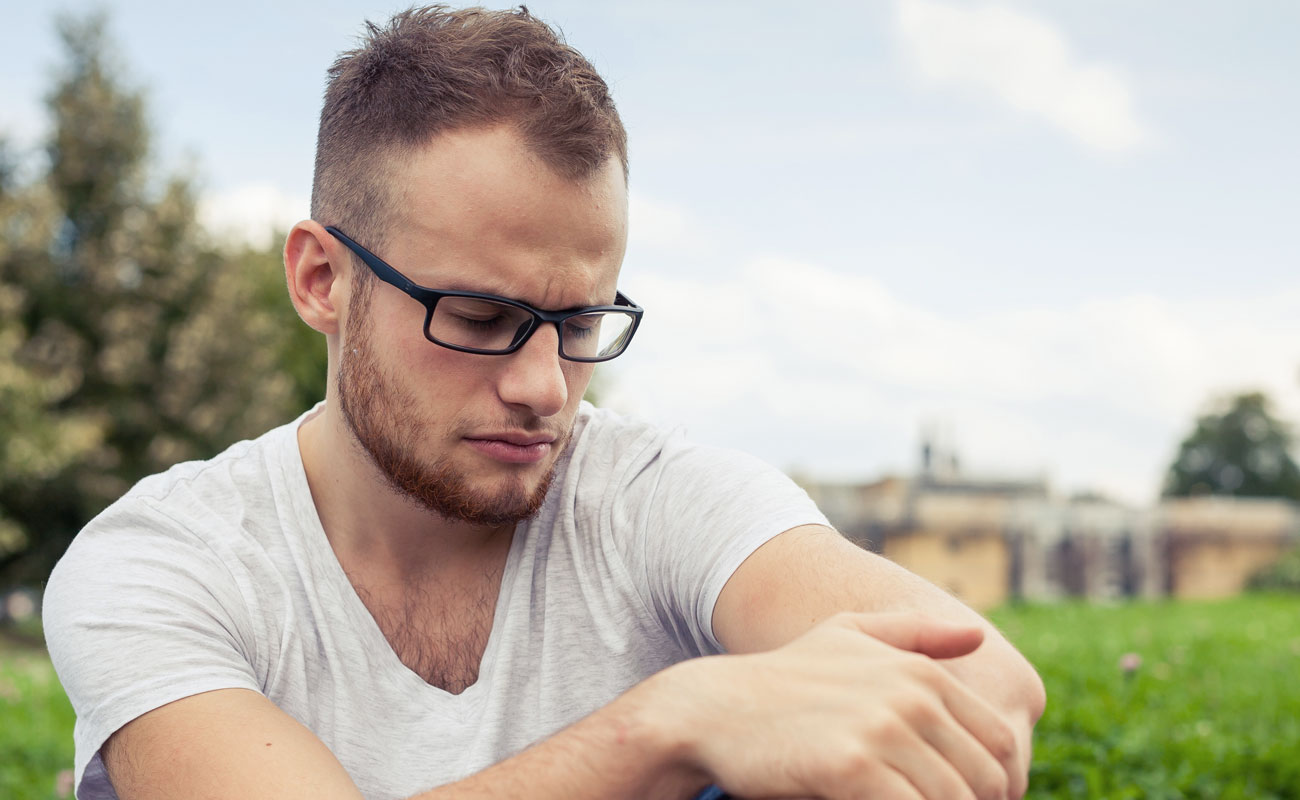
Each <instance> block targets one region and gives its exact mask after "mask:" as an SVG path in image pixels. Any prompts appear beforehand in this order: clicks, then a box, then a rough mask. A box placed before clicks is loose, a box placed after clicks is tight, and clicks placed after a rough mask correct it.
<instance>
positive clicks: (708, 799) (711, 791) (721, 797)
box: [695, 786, 731, 800]
mask: <svg viewBox="0 0 1300 800" xmlns="http://www.w3.org/2000/svg"><path fill="white" fill-rule="evenodd" d="M729 797H731V795H729V794H727V793H726V792H724V791H722V790H721V789H719V788H718V787H716V786H710V787H709V788H707V789H705V790H704V791H702V792H700V793H699V794H697V795H695V800H727V798H729Z"/></svg>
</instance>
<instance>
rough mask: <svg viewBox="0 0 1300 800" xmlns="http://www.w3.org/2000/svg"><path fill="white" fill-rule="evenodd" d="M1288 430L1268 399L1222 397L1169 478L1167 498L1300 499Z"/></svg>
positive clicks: (1172, 467) (1201, 419)
mask: <svg viewBox="0 0 1300 800" xmlns="http://www.w3.org/2000/svg"><path fill="white" fill-rule="evenodd" d="M1293 442H1294V439H1293V435H1292V433H1291V429H1290V427H1289V426H1288V425H1287V424H1286V423H1285V422H1283V421H1282V420H1280V419H1278V418H1277V417H1276V416H1274V414H1273V410H1272V407H1271V404H1270V403H1269V400H1268V398H1267V397H1266V396H1265V395H1264V394H1262V393H1260V392H1247V393H1244V394H1238V395H1235V396H1231V397H1226V398H1222V399H1220V400H1218V401H1216V402H1215V403H1213V404H1212V406H1211V407H1210V408H1209V409H1208V410H1207V413H1205V414H1203V415H1202V416H1200V417H1199V418H1198V419H1197V420H1196V427H1195V428H1194V429H1193V430H1192V432H1191V433H1190V434H1189V435H1188V436H1187V438H1186V439H1184V440H1183V442H1182V445H1180V446H1179V448H1178V455H1177V457H1176V458H1175V459H1174V462H1173V464H1171V465H1170V467H1169V472H1168V474H1167V475H1166V477H1165V488H1164V494H1165V496H1167V497H1168V496H1186V495H1199V494H1225V495H1236V496H1239V497H1284V498H1290V499H1293V500H1300V469H1297V467H1296V462H1295V460H1294V459H1293V458H1292V457H1291V447H1292V444H1293Z"/></svg>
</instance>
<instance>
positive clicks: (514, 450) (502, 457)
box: [465, 431, 555, 464]
mask: <svg viewBox="0 0 1300 800" xmlns="http://www.w3.org/2000/svg"><path fill="white" fill-rule="evenodd" d="M465 443H466V444H468V445H469V446H470V447H472V448H474V450H476V451H477V452H479V453H481V454H483V455H485V456H487V457H488V458H491V459H493V460H494V461H500V462H503V463H506V464H535V463H537V462H539V461H541V460H543V459H544V458H546V456H548V455H550V453H551V450H552V448H553V447H554V446H555V437H554V436H552V435H549V434H531V433H523V432H516V431H506V432H501V433H488V434H483V435H480V436H466V437H465Z"/></svg>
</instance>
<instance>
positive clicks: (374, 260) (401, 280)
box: [325, 225, 418, 296]
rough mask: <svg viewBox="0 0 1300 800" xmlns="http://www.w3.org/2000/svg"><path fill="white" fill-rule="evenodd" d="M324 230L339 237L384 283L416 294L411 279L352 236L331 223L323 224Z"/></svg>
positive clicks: (412, 294) (415, 287) (410, 293)
mask: <svg viewBox="0 0 1300 800" xmlns="http://www.w3.org/2000/svg"><path fill="white" fill-rule="evenodd" d="M325 230H326V231H327V232H328V233H330V234H331V235H333V236H334V237H336V238H338V239H340V240H341V241H342V242H343V243H344V244H346V245H347V246H348V249H349V250H351V251H352V252H354V253H356V254H357V256H358V257H359V258H360V259H361V260H362V261H364V262H365V263H366V266H367V267H370V269H371V270H373V271H374V273H375V274H376V275H378V276H379V278H380V280H382V281H383V282H384V283H388V284H392V285H393V286H396V287H397V288H398V289H401V290H402V291H403V292H406V293H407V294H409V295H411V296H415V294H416V291H415V290H416V289H417V288H418V287H417V286H416V285H415V284H414V283H411V281H410V280H408V279H407V277H406V276H405V275H403V274H402V273H400V272H398V271H397V270H395V269H393V268H392V267H390V266H388V265H387V264H385V263H384V262H383V261H381V260H380V259H379V257H378V256H376V255H375V254H374V253H371V252H370V251H369V250H367V249H366V248H364V247H362V246H361V245H360V244H357V242H356V241H354V240H353V239H352V237H350V236H348V235H347V234H346V233H344V232H343V231H341V230H339V229H338V228H336V227H334V226H333V225H327V226H325Z"/></svg>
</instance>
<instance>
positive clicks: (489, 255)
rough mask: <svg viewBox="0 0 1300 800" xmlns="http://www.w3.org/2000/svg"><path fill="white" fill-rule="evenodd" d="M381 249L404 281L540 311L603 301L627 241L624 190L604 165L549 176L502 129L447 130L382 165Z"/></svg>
mask: <svg viewBox="0 0 1300 800" xmlns="http://www.w3.org/2000/svg"><path fill="white" fill-rule="evenodd" d="M391 169H392V174H393V188H394V199H395V200H396V203H395V205H396V206H397V213H396V216H395V218H394V219H393V221H392V224H391V225H390V227H389V230H390V235H389V236H388V237H387V244H386V247H385V249H386V251H387V255H388V256H389V259H390V261H391V263H393V266H395V267H397V268H398V269H399V270H402V271H403V272H404V273H406V274H407V275H408V277H410V278H411V279H412V280H414V281H416V282H417V283H421V284H423V285H425V286H430V287H433V288H438V289H461V290H469V291H480V292H489V293H492V294H499V295H504V296H506V297H513V298H516V299H519V300H524V301H525V302H528V303H531V304H533V305H536V306H538V307H540V308H571V307H574V306H580V305H593V304H597V303H606V302H610V301H611V300H612V299H613V295H614V286H615V284H616V282H617V279H618V271H619V267H620V266H621V264H622V260H623V252H624V249H625V248H626V244H627V187H626V181H625V179H624V177H623V169H622V165H621V164H620V163H619V161H618V160H617V158H611V159H610V160H609V161H608V162H607V163H606V164H605V165H604V166H603V167H602V168H601V169H600V170H598V171H597V172H596V174H594V175H592V176H591V177H589V178H585V179H580V180H571V179H569V178H566V177H564V176H562V175H559V174H557V173H556V172H554V171H553V170H552V169H551V168H550V167H548V166H547V165H546V164H545V163H543V162H542V161H541V160H540V159H539V158H538V157H537V156H536V155H534V154H533V153H532V152H531V151H529V149H528V148H527V147H526V145H524V143H523V142H522V140H521V139H520V138H519V137H518V135H517V134H515V133H514V131H513V130H512V129H511V128H509V127H508V126H497V127H493V128H487V129H471V130H462V131H455V132H451V133H446V134H442V135H440V136H438V137H436V138H435V139H434V140H433V141H432V142H430V144H429V145H427V146H426V147H424V148H422V149H421V150H419V151H416V152H415V153H413V154H411V155H410V157H408V158H404V159H400V160H398V161H397V162H396V163H394V164H393V165H392V167H391Z"/></svg>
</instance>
